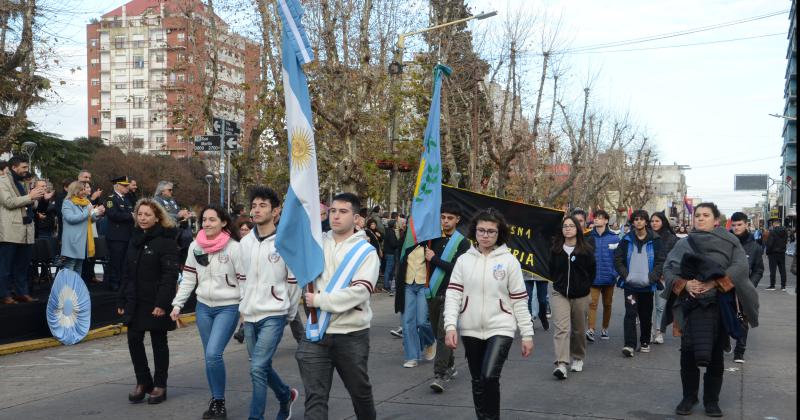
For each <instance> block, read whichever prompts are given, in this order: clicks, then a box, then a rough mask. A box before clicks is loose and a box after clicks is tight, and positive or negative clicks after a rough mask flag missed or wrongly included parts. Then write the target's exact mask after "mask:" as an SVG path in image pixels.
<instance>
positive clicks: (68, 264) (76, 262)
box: [61, 257, 83, 276]
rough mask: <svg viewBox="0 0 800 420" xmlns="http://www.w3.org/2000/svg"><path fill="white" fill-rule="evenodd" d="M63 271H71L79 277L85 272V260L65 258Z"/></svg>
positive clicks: (62, 265) (62, 266)
mask: <svg viewBox="0 0 800 420" xmlns="http://www.w3.org/2000/svg"><path fill="white" fill-rule="evenodd" d="M61 269H70V270H72V271H74V272H76V273H78V275H79V276H80V275H81V271H82V270H83V259H82V258H71V257H64V262H63V263H62V264H61Z"/></svg>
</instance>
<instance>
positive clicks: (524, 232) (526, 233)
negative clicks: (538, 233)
mask: <svg viewBox="0 0 800 420" xmlns="http://www.w3.org/2000/svg"><path fill="white" fill-rule="evenodd" d="M508 228H509V230H510V231H511V234H512V235H515V236H521V237H524V238H528V239H531V237H532V236H533V229H531V228H529V227H523V226H514V225H509V226H508Z"/></svg>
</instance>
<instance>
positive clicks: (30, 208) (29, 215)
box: [10, 171, 35, 225]
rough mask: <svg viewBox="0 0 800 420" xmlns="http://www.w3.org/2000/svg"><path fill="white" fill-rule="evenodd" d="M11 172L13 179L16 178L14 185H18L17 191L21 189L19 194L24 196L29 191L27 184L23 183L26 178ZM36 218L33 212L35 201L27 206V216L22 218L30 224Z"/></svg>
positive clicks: (24, 222)
mask: <svg viewBox="0 0 800 420" xmlns="http://www.w3.org/2000/svg"><path fill="white" fill-rule="evenodd" d="M10 174H11V179H12V180H14V186H15V187H17V191H19V196H20V197H22V196H24V195H27V194H28V192H27V191H25V186H24V185H22V183H23V181H24V180H25V178H22V177H21V176H19V175H17V173H16V172H14V171H11V172H10ZM34 220H35V218H34V214H33V203H31V204H29V205H27V206H25V216H24V217H23V218H22V224H23V225H28V224H31V223H32V222H33V221H34Z"/></svg>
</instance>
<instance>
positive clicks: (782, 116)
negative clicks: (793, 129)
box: [769, 114, 797, 121]
mask: <svg viewBox="0 0 800 420" xmlns="http://www.w3.org/2000/svg"><path fill="white" fill-rule="evenodd" d="M769 116H770V117H775V118H783V119H784V120H789V121H797V116H794V117H793V116H791V115H781V114H769Z"/></svg>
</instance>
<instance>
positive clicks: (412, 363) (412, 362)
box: [403, 360, 418, 368]
mask: <svg viewBox="0 0 800 420" xmlns="http://www.w3.org/2000/svg"><path fill="white" fill-rule="evenodd" d="M417 365H418V363H417V361H416V360H406V361H405V363H403V367H404V368H415V367H417Z"/></svg>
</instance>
